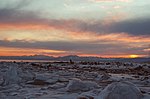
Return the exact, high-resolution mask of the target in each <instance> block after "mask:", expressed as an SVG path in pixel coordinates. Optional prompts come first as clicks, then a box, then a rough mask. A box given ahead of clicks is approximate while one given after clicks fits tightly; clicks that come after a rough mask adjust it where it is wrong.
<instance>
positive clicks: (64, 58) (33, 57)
mask: <svg viewBox="0 0 150 99" xmlns="http://www.w3.org/2000/svg"><path fill="white" fill-rule="evenodd" d="M0 59H5V60H53V61H70V60H72V61H87V62H90V61H92V62H97V61H106V62H112V61H119V62H149V63H150V57H149V58H102V57H81V56H77V55H68V56H62V57H53V56H45V55H31V56H0Z"/></svg>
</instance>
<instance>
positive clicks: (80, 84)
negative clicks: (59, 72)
mask: <svg viewBox="0 0 150 99" xmlns="http://www.w3.org/2000/svg"><path fill="white" fill-rule="evenodd" d="M93 88H98V85H97V83H95V82H91V81H81V80H80V79H72V80H70V81H69V84H68V85H67V87H66V89H67V91H69V92H75V91H88V90H91V89H93Z"/></svg>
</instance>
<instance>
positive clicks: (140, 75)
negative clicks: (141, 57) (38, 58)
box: [0, 62, 150, 99]
mask: <svg viewBox="0 0 150 99" xmlns="http://www.w3.org/2000/svg"><path fill="white" fill-rule="evenodd" d="M0 99H150V64H149V63H130V62H128V63H121V62H76V63H74V62H71V63H69V62H43V63H42V62H39V63H38V62H36V63H33V62H30V63H29V62H0Z"/></svg>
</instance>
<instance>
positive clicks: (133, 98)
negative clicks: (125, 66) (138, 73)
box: [96, 82, 143, 99]
mask: <svg viewBox="0 0 150 99" xmlns="http://www.w3.org/2000/svg"><path fill="white" fill-rule="evenodd" d="M142 97H143V95H142V93H141V92H140V90H139V89H138V88H137V87H136V86H135V85H134V84H132V83H130V82H115V83H112V84H110V85H108V86H107V87H106V88H105V89H104V90H103V91H102V92H101V93H100V94H99V95H98V97H97V98H96V99H141V98H142Z"/></svg>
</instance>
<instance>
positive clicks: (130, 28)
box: [0, 1, 150, 35]
mask: <svg viewBox="0 0 150 99" xmlns="http://www.w3.org/2000/svg"><path fill="white" fill-rule="evenodd" d="M27 4H28V3H24V2H23V1H22V2H19V3H18V4H16V6H14V7H7V8H1V9H0V24H11V25H13V24H22V23H26V24H41V25H48V26H50V27H55V28H58V29H65V30H68V31H76V32H79V33H80V32H93V33H120V32H125V33H129V34H131V35H150V28H149V27H150V18H145V19H133V20H125V21H120V22H113V23H112V24H110V25H109V26H106V25H104V24H102V23H103V22H102V21H94V22H92V21H82V20H77V19H75V20H72V19H68V20H63V19H60V20H54V19H46V18H42V17H40V15H41V14H40V13H39V12H29V11H24V10H20V9H21V7H22V6H25V5H27Z"/></svg>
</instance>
